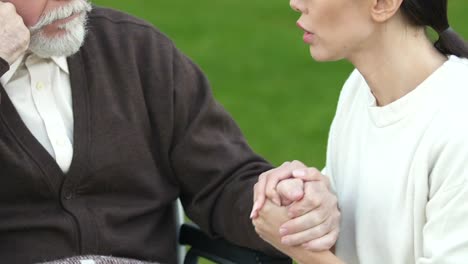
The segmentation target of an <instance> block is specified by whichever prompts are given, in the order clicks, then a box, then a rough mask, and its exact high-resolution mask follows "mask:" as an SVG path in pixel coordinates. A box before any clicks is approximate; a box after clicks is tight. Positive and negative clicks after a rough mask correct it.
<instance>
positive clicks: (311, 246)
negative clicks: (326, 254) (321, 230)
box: [302, 229, 339, 251]
mask: <svg viewBox="0 0 468 264" xmlns="http://www.w3.org/2000/svg"><path fill="white" fill-rule="evenodd" d="M338 235H339V229H336V230H333V231H332V232H330V233H328V234H326V235H325V236H323V237H321V238H317V239H314V240H312V241H309V242H306V243H304V244H302V247H304V248H305V249H307V250H310V251H324V250H329V249H331V248H332V247H333V246H334V245H335V244H336V241H337V240H338Z"/></svg>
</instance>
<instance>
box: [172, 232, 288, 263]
mask: <svg viewBox="0 0 468 264" xmlns="http://www.w3.org/2000/svg"><path fill="white" fill-rule="evenodd" d="M179 242H180V244H183V245H188V246H191V248H190V250H189V251H188V253H187V255H186V257H185V262H184V264H196V263H198V258H199V257H203V258H205V259H208V260H211V261H214V262H216V263H221V264H291V263H292V261H291V259H289V258H284V257H282V258H278V257H277V258H275V257H269V256H266V255H264V254H263V253H260V252H257V251H255V250H252V249H248V248H243V247H240V246H236V245H234V244H231V243H229V242H227V241H226V240H223V239H212V238H210V237H209V236H208V235H206V234H204V233H203V232H202V231H201V230H200V229H199V228H198V227H197V226H195V225H193V224H183V225H182V226H181V229H180V235H179Z"/></svg>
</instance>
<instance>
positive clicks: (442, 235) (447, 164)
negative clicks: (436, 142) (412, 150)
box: [417, 129, 468, 264]
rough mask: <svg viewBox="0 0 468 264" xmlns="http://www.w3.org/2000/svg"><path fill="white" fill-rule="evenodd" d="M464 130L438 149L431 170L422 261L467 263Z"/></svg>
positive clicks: (423, 263)
mask: <svg viewBox="0 0 468 264" xmlns="http://www.w3.org/2000/svg"><path fill="white" fill-rule="evenodd" d="M463 131H465V132H463ZM463 131H461V130H459V131H457V132H456V135H454V136H450V139H448V142H447V143H446V144H444V146H443V147H442V148H441V149H440V150H439V152H438V155H437V158H436V162H435V165H434V167H433V169H432V172H431V174H430V193H429V197H428V198H429V200H428V203H427V206H426V223H425V225H424V228H423V234H422V235H423V256H422V257H420V258H419V259H418V260H417V263H419V264H435V263H465V262H466V260H467V259H468V224H467V219H468V205H467V201H468V169H467V165H468V137H466V132H467V131H468V130H467V129H463Z"/></svg>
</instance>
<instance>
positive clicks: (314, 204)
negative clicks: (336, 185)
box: [306, 195, 321, 208]
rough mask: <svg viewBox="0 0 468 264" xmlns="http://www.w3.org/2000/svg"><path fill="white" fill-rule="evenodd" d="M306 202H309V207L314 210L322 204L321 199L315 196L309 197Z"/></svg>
mask: <svg viewBox="0 0 468 264" xmlns="http://www.w3.org/2000/svg"><path fill="white" fill-rule="evenodd" d="M306 201H307V205H308V206H310V207H312V208H316V207H318V206H319V205H320V204H321V199H320V198H319V197H317V196H316V195H314V196H310V195H309V196H308V197H307V200H306Z"/></svg>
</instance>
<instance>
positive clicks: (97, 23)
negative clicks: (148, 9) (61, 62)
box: [87, 6, 170, 42]
mask: <svg viewBox="0 0 468 264" xmlns="http://www.w3.org/2000/svg"><path fill="white" fill-rule="evenodd" d="M88 18H89V19H88V24H87V28H88V31H89V33H90V34H93V33H96V34H99V35H101V34H112V35H114V36H111V38H112V37H124V36H125V38H126V39H129V40H131V41H135V38H138V40H142V39H141V38H142V37H143V38H145V36H146V37H149V36H153V37H154V36H156V37H157V38H158V39H159V40H160V41H164V42H170V39H169V38H168V37H167V36H166V35H165V34H163V33H162V32H161V31H160V30H159V29H157V28H156V27H155V26H154V25H152V24H151V23H149V22H147V21H145V20H143V19H140V18H137V17H135V16H132V15H130V14H127V13H125V12H122V11H119V10H115V9H111V8H106V7H100V6H93V10H92V11H91V13H90V14H89V17H88Z"/></svg>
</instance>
